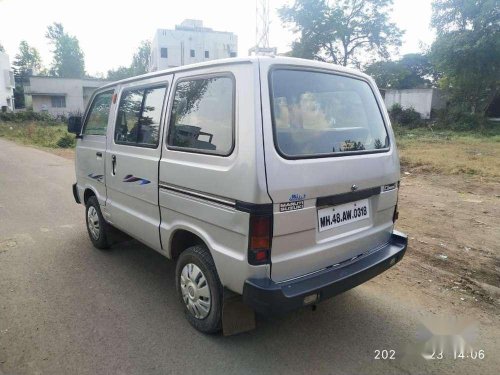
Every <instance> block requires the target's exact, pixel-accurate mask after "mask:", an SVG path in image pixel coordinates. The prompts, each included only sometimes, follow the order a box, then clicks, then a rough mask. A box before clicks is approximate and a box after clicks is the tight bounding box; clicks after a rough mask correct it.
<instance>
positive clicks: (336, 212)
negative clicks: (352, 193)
mask: <svg viewBox="0 0 500 375" xmlns="http://www.w3.org/2000/svg"><path fill="white" fill-rule="evenodd" d="M369 217H370V207H369V204H368V199H362V200H360V201H356V202H349V203H344V204H340V205H338V206H333V207H327V208H322V209H320V210H318V228H319V231H320V232H322V231H324V230H328V229H332V228H336V227H340V226H341V225H345V224H349V223H354V222H355V221H359V220H363V219H367V218H369Z"/></svg>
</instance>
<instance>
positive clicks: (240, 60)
mask: <svg viewBox="0 0 500 375" xmlns="http://www.w3.org/2000/svg"><path fill="white" fill-rule="evenodd" d="M263 60H268V61H269V60H272V61H273V64H279V65H294V66H302V67H312V68H318V69H327V70H332V71H336V72H340V73H347V74H351V75H356V76H359V77H363V78H367V79H370V77H369V76H367V75H366V74H364V73H362V72H360V71H359V70H355V69H351V68H347V67H345V66H341V65H335V64H330V63H326V62H321V61H315V60H307V59H299V58H296V57H284V56H249V57H232V58H227V59H217V60H210V61H206V62H201V63H196V64H189V65H183V66H178V67H175V68H169V69H164V70H158V71H156V72H151V73H146V74H141V75H138V76H135V77H130V78H125V79H122V80H119V81H115V82H112V83H108V84H106V85H104V86H102V87H100V88H99V89H105V88H109V87H113V86H116V85H118V84H123V83H128V82H133V81H138V80H142V79H147V78H154V77H160V76H162V75H167V74H172V73H176V72H184V71H188V70H193V69H199V68H208V67H212V66H220V65H234V64H245V63H250V64H255V63H259V61H263Z"/></svg>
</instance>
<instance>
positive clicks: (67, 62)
mask: <svg viewBox="0 0 500 375" xmlns="http://www.w3.org/2000/svg"><path fill="white" fill-rule="evenodd" d="M45 36H46V38H47V39H48V40H49V43H51V44H52V45H53V47H54V50H53V51H52V52H53V53H54V59H53V62H52V68H51V70H50V72H51V74H53V75H55V76H58V77H66V78H81V77H83V76H84V75H85V61H84V54H83V52H82V50H81V49H80V44H79V42H78V39H77V38H76V37H74V36H71V35H69V34H68V33H66V32H65V31H64V28H63V25H62V24H60V23H57V22H54V23H53V24H52V25H50V26H49V27H48V28H47V33H46V34H45Z"/></svg>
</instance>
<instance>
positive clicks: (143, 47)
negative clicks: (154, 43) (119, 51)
mask: <svg viewBox="0 0 500 375" xmlns="http://www.w3.org/2000/svg"><path fill="white" fill-rule="evenodd" d="M150 56H151V42H150V41H149V40H143V41H142V42H141V44H140V45H139V47H138V48H137V52H136V53H134V56H133V57H132V65H131V66H130V68H131V70H132V73H133V75H134V76H136V75H139V74H144V73H147V72H148V71H149V59H150Z"/></svg>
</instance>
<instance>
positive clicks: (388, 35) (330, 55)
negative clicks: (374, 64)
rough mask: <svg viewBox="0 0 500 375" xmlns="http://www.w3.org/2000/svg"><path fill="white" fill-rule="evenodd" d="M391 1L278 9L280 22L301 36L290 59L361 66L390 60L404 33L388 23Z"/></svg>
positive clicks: (300, 1) (305, 1) (306, 3)
mask: <svg viewBox="0 0 500 375" xmlns="http://www.w3.org/2000/svg"><path fill="white" fill-rule="evenodd" d="M391 5H392V0H337V1H328V0H296V1H295V2H294V4H293V5H291V6H288V5H286V6H284V7H282V8H281V9H279V15H280V18H281V20H282V21H283V22H284V23H285V24H287V25H289V26H291V29H292V30H293V31H294V32H296V33H298V34H299V39H298V40H297V41H295V42H294V43H293V44H292V51H291V55H292V56H295V57H302V58H308V59H317V60H321V61H327V62H333V63H335V64H340V65H344V66H346V65H348V64H351V65H355V66H359V65H360V60H361V59H362V58H363V59H367V58H369V57H371V58H373V57H382V58H384V59H386V58H388V57H389V51H390V49H391V48H392V47H394V48H397V47H399V46H400V45H401V37H402V34H403V32H402V31H401V30H400V29H399V28H398V27H397V26H396V25H395V24H394V23H392V22H390V20H389V12H390V6H391Z"/></svg>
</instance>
